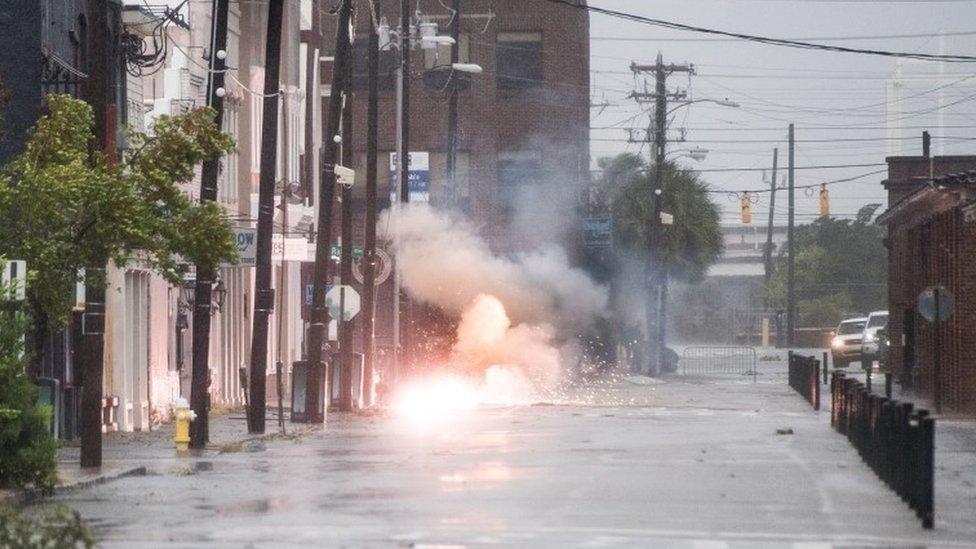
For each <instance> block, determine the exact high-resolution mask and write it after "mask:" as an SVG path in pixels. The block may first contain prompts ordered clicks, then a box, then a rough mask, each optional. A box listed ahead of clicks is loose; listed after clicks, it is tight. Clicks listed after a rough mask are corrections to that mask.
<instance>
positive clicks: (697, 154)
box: [668, 147, 708, 162]
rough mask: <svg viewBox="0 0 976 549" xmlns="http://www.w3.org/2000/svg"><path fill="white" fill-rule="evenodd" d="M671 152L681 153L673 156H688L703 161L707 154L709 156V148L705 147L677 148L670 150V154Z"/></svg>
mask: <svg viewBox="0 0 976 549" xmlns="http://www.w3.org/2000/svg"><path fill="white" fill-rule="evenodd" d="M671 153H681V154H677V155H675V156H673V157H672V158H681V157H688V158H690V159H692V160H697V161H698V162H701V161H703V160H705V157H706V156H708V149H706V148H703V147H692V148H690V149H675V150H673V151H668V154H671Z"/></svg>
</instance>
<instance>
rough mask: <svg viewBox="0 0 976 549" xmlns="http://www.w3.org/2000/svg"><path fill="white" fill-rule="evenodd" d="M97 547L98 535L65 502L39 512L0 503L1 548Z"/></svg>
mask: <svg viewBox="0 0 976 549" xmlns="http://www.w3.org/2000/svg"><path fill="white" fill-rule="evenodd" d="M94 546H95V537H94V535H93V534H92V531H91V529H90V528H89V527H88V525H86V524H85V523H84V521H82V520H81V515H79V514H78V512H77V511H73V510H71V509H68V508H66V507H64V506H63V505H59V506H56V507H53V508H52V509H50V510H48V511H47V512H44V513H40V514H36V515H31V514H24V513H20V512H18V511H17V510H16V509H12V508H10V507H6V506H0V547H18V548H24V549H62V548H76V547H80V548H84V549H90V548H91V547H94Z"/></svg>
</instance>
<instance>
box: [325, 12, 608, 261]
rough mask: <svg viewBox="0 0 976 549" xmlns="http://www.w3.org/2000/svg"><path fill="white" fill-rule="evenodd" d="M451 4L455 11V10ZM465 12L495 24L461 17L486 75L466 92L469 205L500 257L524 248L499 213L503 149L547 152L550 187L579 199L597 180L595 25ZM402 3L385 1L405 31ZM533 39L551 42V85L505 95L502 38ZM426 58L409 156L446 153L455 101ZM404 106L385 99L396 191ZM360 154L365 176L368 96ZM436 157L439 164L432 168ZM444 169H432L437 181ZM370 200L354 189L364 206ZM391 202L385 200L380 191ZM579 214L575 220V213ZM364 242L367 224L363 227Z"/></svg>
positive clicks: (414, 96) (415, 83)
mask: <svg viewBox="0 0 976 549" xmlns="http://www.w3.org/2000/svg"><path fill="white" fill-rule="evenodd" d="M445 4H447V5H449V3H448V2H445ZM355 6H356V10H357V20H356V27H357V31H356V32H357V34H365V33H366V32H367V25H368V19H367V17H368V13H369V12H368V6H367V3H366V2H365V1H362V0H356V2H355ZM422 8H423V10H424V12H425V14H426V15H431V16H440V15H447V14H449V12H448V11H447V10H445V9H444V8H443V7H441V5H440V4H439V3H437V2H424V3H423V4H422ZM463 11H464V13H465V14H469V15H471V14H487V13H489V11H491V12H493V13H494V14H495V17H494V19H493V20H491V22H490V24H489V23H488V22H487V20H485V19H469V18H467V17H465V18H462V25H461V32H462V34H467V35H468V36H469V61H470V62H471V63H477V64H479V65H481V66H482V68H483V69H484V73H482V74H478V75H471V78H470V81H471V85H470V88H469V89H467V90H465V91H462V92H461V93H460V101H459V120H460V123H459V128H460V143H459V150H460V152H461V154H462V155H467V156H468V158H469V169H468V173H467V174H462V173H461V170H462V169H463V167H462V166H459V167H458V170H459V173H458V177H459V178H462V177H463V176H464V175H468V176H469V182H470V203H469V204H466V205H464V206H466V209H469V211H470V213H471V217H472V221H474V222H475V223H476V224H477V225H479V226H482V227H485V231H486V234H487V236H489V237H490V239H491V241H492V245H493V247H495V248H496V249H503V250H504V249H511V248H512V247H513V246H514V247H518V246H517V243H513V242H511V241H510V239H511V238H512V236H513V235H511V234H509V233H508V232H507V231H506V229H507V225H508V221H509V220H508V218H507V217H506V216H505V215H504V214H502V213H500V212H499V208H498V207H497V204H496V202H497V161H498V154H499V153H500V152H503V151H517V150H519V149H523V148H525V149H532V150H539V151H541V153H542V163H543V172H544V173H545V174H546V179H545V183H547V184H549V185H553V186H558V187H559V188H560V192H562V193H571V194H572V195H574V196H575V195H578V194H579V192H580V190H581V188H585V185H586V183H587V181H588V179H587V178H588V177H589V122H590V106H589V103H590V93H589V19H588V14H587V12H586V11H585V10H576V9H572V8H570V7H567V6H563V5H558V4H553V3H548V2H525V1H523V0H465V1H464V4H463ZM398 13H399V2H398V1H395V0H383V3H382V7H381V16H385V17H386V19H387V22H388V23H389V24H390V25H391V26H392V27H394V28H395V27H396V26H397V25H398V23H399V18H398V17H399V16H398ZM324 21H325V25H324V30H323V33H324V35H325V36H326V44H325V46H324V53H323V55H325V56H328V55H331V53H330V52H331V51H332V50H333V49H334V45H333V42H334V38H333V37H334V36H335V35H334V28H332V27H330V25H332V24H334V18H325V20H324ZM436 21H437V22H438V24H439V25H440V28H439V34H448V32H449V29H448V27H447V19H446V18H445V19H436ZM510 31H516V32H518V31H531V32H540V33H541V34H542V48H543V62H542V65H543V78H544V80H545V84H544V85H543V86H541V87H538V88H535V89H532V90H527V91H523V92H521V93H516V94H511V93H506V92H504V91H501V90H499V89H498V86H497V83H496V61H495V49H496V43H497V42H496V40H497V35H498V33H499V32H510ZM423 69H424V54H423V52H422V51H421V50H414V51H413V52H412V54H411V72H413V73H414V78H413V80H412V84H411V88H410V94H411V97H410V101H411V105H410V149H411V150H412V151H429V152H431V154H432V155H434V154H443V153H444V152H445V151H446V149H447V94H446V93H445V92H443V91H440V90H432V89H429V88H428V87H427V86H425V85H424V82H423V80H422V78H420V75H421V74H422V72H423ZM395 105H396V95H395V93H394V92H393V91H381V92H380V104H379V151H380V154H379V156H380V164H381V170H380V172H379V173H380V188H381V189H383V190H385V189H386V185H387V184H388V170H389V153H390V152H391V151H393V150H394V148H395V138H396V134H395V123H396V120H395ZM353 109H354V111H353V112H354V114H353V118H354V123H353V126H354V146H355V150H356V166H357V168H358V169H362V170H365V149H366V126H365V121H366V94H365V91H363V92H362V93H357V94H355V98H354V106H353ZM433 162H434V159H433V158H432V163H433ZM442 169H443V168H442V167H441V166H438V167H437V168H435V167H433V166H432V172H433V173H432V177H433V178H434V179H435V181H434V185H437V184H439V182H438V181H436V179H437V176H438V175H439V174H438V171H439V170H442ZM363 192H364V189H363V187H362V186H359V187H358V188H357V189H356V190H355V194H356V197H357V198H360V197H361V196H362V194H363ZM380 195H381V196H383V195H384V193H383V192H381V193H380ZM567 213H571V212H567ZM356 225H357V234H358V233H360V232H361V228H360V227H361V225H362V224H361V223H360V222H358V221H357V223H356Z"/></svg>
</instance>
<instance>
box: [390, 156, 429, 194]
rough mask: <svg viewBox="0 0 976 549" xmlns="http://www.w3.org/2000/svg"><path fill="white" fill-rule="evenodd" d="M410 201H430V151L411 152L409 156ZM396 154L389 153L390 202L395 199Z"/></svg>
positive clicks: (396, 178)
mask: <svg viewBox="0 0 976 549" xmlns="http://www.w3.org/2000/svg"><path fill="white" fill-rule="evenodd" d="M408 162H409V163H410V202H430V153H427V152H412V153H410V158H408ZM397 182H398V177H397V154H396V153H390V202H395V201H396V194H397Z"/></svg>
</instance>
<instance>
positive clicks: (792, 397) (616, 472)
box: [60, 370, 976, 547]
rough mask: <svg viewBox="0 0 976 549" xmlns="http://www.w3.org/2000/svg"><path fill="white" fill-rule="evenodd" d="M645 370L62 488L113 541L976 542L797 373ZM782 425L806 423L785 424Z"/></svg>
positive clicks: (373, 420)
mask: <svg viewBox="0 0 976 549" xmlns="http://www.w3.org/2000/svg"><path fill="white" fill-rule="evenodd" d="M644 379H645V380H644V381H643V382H641V381H640V378H634V379H630V380H628V379H620V380H618V381H616V382H610V383H606V384H602V385H599V386H597V387H588V388H585V389H582V390H580V391H579V394H578V395H576V396H575V397H574V399H573V400H575V401H576V402H578V403H577V404H559V403H538V404H536V405H526V406H510V407H475V408H472V409H468V410H455V411H451V412H445V413H444V414H440V415H436V414H435V415H425V416H423V417H422V418H418V417H405V416H400V415H392V414H387V415H376V416H372V417H365V416H341V415H339V414H332V415H331V416H330V418H329V421H328V426H327V427H326V428H325V430H324V431H321V432H317V433H314V434H312V435H310V436H307V437H304V438H303V439H301V440H298V441H290V440H277V441H270V442H267V443H262V444H257V445H251V446H249V445H245V446H243V447H242V448H240V451H235V452H229V453H224V454H215V453H211V454H209V455H207V456H203V457H199V458H184V459H167V460H163V461H160V462H159V464H158V466H156V467H150V474H149V475H148V476H145V477H132V478H125V479H120V480H117V481H115V482H112V483H110V484H106V485H103V486H99V487H94V488H91V489H87V490H83V491H79V492H75V493H73V494H69V495H67V496H64V497H62V498H60V499H61V500H62V501H64V502H65V503H68V504H69V505H71V506H72V507H74V508H76V509H78V510H79V511H81V513H82V515H83V516H84V517H85V518H86V519H88V520H90V521H91V522H92V523H93V525H94V526H95V527H96V530H97V533H98V535H99V537H100V539H101V540H102V542H103V544H104V545H105V546H109V547H112V546H116V547H140V546H142V547H150V546H155V545H158V544H159V543H161V542H171V543H175V545H177V546H189V547H192V546H199V547H204V546H206V547H214V546H223V547H242V546H243V547H281V546H297V545H306V546H353V547H359V546H381V547H382V546H385V547H391V546H413V545H417V546H421V545H460V546H481V545H506V546H512V545H516V546H551V547H560V546H590V547H600V546H619V545H631V546H638V545H643V546H646V545H647V544H649V543H654V544H656V545H668V546H678V547H700V546H702V544H706V545H707V546H709V547H711V546H717V547H725V546H733V547H736V546H739V547H755V546H761V545H769V546H782V545H792V544H803V546H804V547H817V546H819V545H817V543H823V544H824V545H823V546H825V547H826V546H830V545H831V544H836V543H857V544H868V545H875V544H879V545H887V544H898V545H906V544H907V545H931V544H935V545H941V544H946V545H950V546H952V545H958V546H966V545H969V544H971V542H972V540H974V539H976V525H974V524H973V523H972V521H971V520H970V521H969V522H968V523H961V522H958V521H956V518H952V517H958V515H952V512H950V513H949V514H948V515H941V517H950V518H949V519H948V522H947V520H943V519H941V518H940V519H938V520H937V527H936V530H935V531H934V532H925V531H923V530H921V529H920V528H919V527H918V524H917V520H916V519H915V517H914V516H913V514H912V513H911V512H910V511H909V509H908V507H907V506H905V505H904V504H903V503H902V502H901V501H900V500H899V499H898V498H897V497H896V496H895V495H894V494H893V493H892V492H891V491H890V490H888V489H887V488H885V487H884V486H883V485H882V484H881V483H880V481H878V480H877V478H876V477H875V476H874V475H873V474H872V473H871V472H870V470H869V469H867V467H866V466H864V465H863V464H862V463H861V461H860V460H859V459H858V458H857V456H856V454H855V452H854V451H853V449H852V448H851V447H850V445H849V444H848V443H847V441H846V440H845V439H844V438H842V437H840V436H839V435H837V434H836V433H834V432H832V431H831V430H830V428H829V417H828V415H827V414H826V413H825V412H821V413H819V414H817V413H815V412H812V411H811V410H810V409H809V407H808V405H806V404H805V403H804V402H803V401H802V399H800V398H798V397H797V395H796V394H795V393H792V392H791V391H790V390H789V388H788V387H787V386H786V384H785V382H784V378H783V373H782V372H781V371H778V370H777V371H773V370H769V371H766V372H764V373H763V374H762V375H760V376H759V381H758V383H755V384H754V383H752V381H751V378H749V377H743V376H726V377H724V378H722V379H682V378H678V377H674V378H666V379H665V380H663V381H660V382H656V383H655V382H647V381H646V378H644ZM665 389H666V390H665ZM601 403H602V404H601ZM785 429H792V431H793V434H778V433H777V430H780V433H783V432H784V431H783V430H785ZM937 516H939V515H937ZM809 543H814V545H808V544H809ZM712 544H717V545H712Z"/></svg>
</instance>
